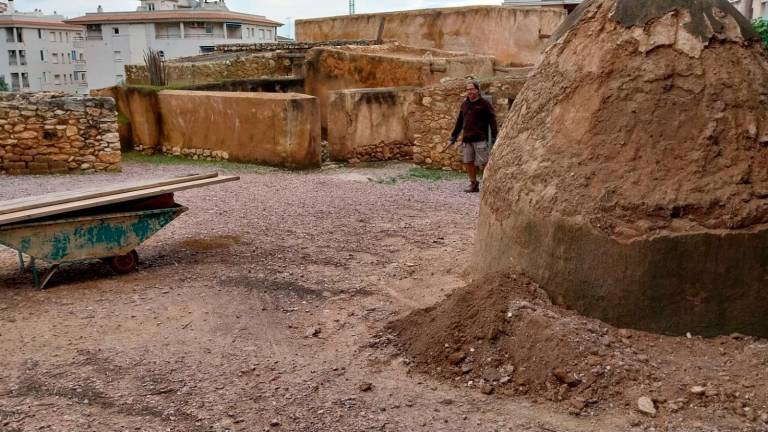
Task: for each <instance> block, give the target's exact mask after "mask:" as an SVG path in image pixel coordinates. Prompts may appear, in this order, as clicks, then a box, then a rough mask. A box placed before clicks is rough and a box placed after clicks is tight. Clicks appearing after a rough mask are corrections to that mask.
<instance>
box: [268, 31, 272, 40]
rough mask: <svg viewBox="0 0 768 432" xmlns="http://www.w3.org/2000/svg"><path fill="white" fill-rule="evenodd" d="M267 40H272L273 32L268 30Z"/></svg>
mask: <svg viewBox="0 0 768 432" xmlns="http://www.w3.org/2000/svg"><path fill="white" fill-rule="evenodd" d="M267 40H270V41H271V40H272V30H267Z"/></svg>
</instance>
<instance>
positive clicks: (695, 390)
mask: <svg viewBox="0 0 768 432" xmlns="http://www.w3.org/2000/svg"><path fill="white" fill-rule="evenodd" d="M706 391H707V389H706V388H705V387H702V386H693V387H691V390H690V392H691V393H693V394H695V395H696V396H701V395H703V394H704V393H705V392H706Z"/></svg>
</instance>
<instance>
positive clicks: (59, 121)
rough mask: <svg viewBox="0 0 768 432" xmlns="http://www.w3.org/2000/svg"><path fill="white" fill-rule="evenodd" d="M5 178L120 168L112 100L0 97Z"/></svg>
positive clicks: (0, 158) (42, 95)
mask: <svg viewBox="0 0 768 432" xmlns="http://www.w3.org/2000/svg"><path fill="white" fill-rule="evenodd" d="M0 126H2V130H1V131H0V161H1V162H2V163H1V164H0V174H10V175H20V174H67V173H81V172H96V171H119V170H120V159H121V152H120V137H119V135H118V132H117V113H116V111H115V103H114V101H113V100H112V99H109V98H102V97H65V96H64V95H62V94H56V93H0Z"/></svg>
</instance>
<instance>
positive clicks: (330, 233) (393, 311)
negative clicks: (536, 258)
mask: <svg viewBox="0 0 768 432" xmlns="http://www.w3.org/2000/svg"><path fill="white" fill-rule="evenodd" d="M229 167H230V168H229V169H230V170H231V171H232V172H235V173H237V174H240V175H241V176H242V181H240V182H237V183H229V184H224V185H219V186H215V187H211V188H207V189H200V190H192V191H185V192H182V193H179V194H178V195H177V200H178V201H179V202H180V203H182V204H184V205H187V206H189V207H190V211H189V212H188V213H187V214H185V215H183V216H182V217H181V218H180V219H178V220H177V221H175V222H174V223H173V224H171V225H170V226H169V227H167V228H166V229H164V230H163V231H161V232H160V233H159V234H158V235H157V236H156V237H154V238H152V239H151V240H150V241H149V242H147V243H146V244H145V245H143V246H142V247H140V248H139V253H140V255H141V257H142V264H141V266H140V269H139V271H138V272H136V273H133V274H130V275H127V276H122V277H118V276H114V275H113V274H111V273H110V272H109V270H108V269H105V268H104V266H103V265H102V264H101V263H99V262H93V263H82V264H75V265H70V266H68V267H67V268H65V269H64V270H63V271H62V272H61V273H59V274H57V275H56V276H55V278H54V279H53V281H52V284H51V286H50V288H49V289H48V290H46V291H35V290H33V289H32V288H31V287H30V285H31V281H30V277H29V275H19V274H18V269H17V267H16V262H15V255H14V254H13V252H12V251H10V250H8V249H2V248H0V346H2V350H0V364H2V365H3V367H2V368H0V431H3V432H18V431H33V430H34V431H91V430H93V431H129V430H130V431H169V430H170V431H256V430H262V431H263V430H275V431H280V430H283V431H365V430H377V431H381V430H384V431H417V432H419V431H423V432H426V431H438V430H439V431H457V432H458V431H467V430H473V431H483V432H485V431H489V432H490V431H514V432H518V431H535V432H545V431H546V432H552V431H556V432H582V431H605V432H609V431H610V432H615V431H641V430H675V431H686V432H689V431H697V430H701V431H705V430H706V431H715V430H717V431H727V430H745V431H746V430H750V431H751V430H761V428H763V429H764V427H763V426H761V423H760V420H759V417H760V413H761V412H762V411H765V409H766V408H765V397H764V395H765V384H764V381H765V379H764V378H765V377H764V373H765V368H766V363H765V359H766V356H767V355H768V354H766V351H767V350H768V343H766V341H762V340H755V339H747V338H742V337H740V336H737V335H734V337H732V338H720V339H716V340H712V341H702V340H700V339H698V338H696V337H694V338H692V339H686V338H660V337H658V336H652V335H647V334H642V333H638V332H623V331H620V330H615V329H611V328H610V327H607V326H605V325H604V324H602V323H599V322H597V321H591V320H585V319H583V318H580V317H578V316H576V315H574V314H572V313H570V312H568V311H563V310H560V309H557V308H554V307H552V306H551V305H549V304H548V302H546V300H545V298H544V297H542V296H541V294H540V292H539V291H538V289H537V288H536V287H535V286H534V285H532V284H531V283H530V282H527V281H526V280H525V279H523V278H520V277H516V278H515V277H508V276H504V275H497V276H494V278H492V279H491V280H485V281H482V282H481V283H479V284H476V283H475V284H473V283H471V282H469V281H468V280H467V279H466V276H465V275H463V274H462V270H463V269H464V268H465V266H466V264H467V263H468V260H469V251H470V249H471V245H472V241H473V235H474V226H475V221H476V218H477V206H478V198H477V196H472V195H467V194H464V193H462V192H461V189H462V188H463V187H464V180H463V179H462V180H447V181H438V182H427V181H423V180H418V179H416V178H414V177H413V176H409V175H408V173H409V170H410V169H411V167H410V166H408V165H385V166H381V167H372V168H357V169H347V168H335V169H324V170H318V171H313V172H308V173H289V172H281V171H275V170H262V169H247V168H244V167H232V166H229ZM125 168H126V169H125V172H124V173H122V174H115V175H106V174H104V175H102V174H100V175H91V176H71V177H16V178H12V177H4V178H2V179H0V182H1V184H2V186H1V187H0V199H9V198H14V197H19V196H25V195H31V194H39V193H45V192H50V191H56V190H65V189H71V188H74V187H77V186H85V185H90V184H93V183H108V182H123V181H128V180H132V179H136V178H149V177H160V176H168V175H175V174H186V173H189V172H200V171H206V170H208V169H209V168H201V166H200V165H196V164H191V163H186V162H184V163H181V164H179V165H156V164H154V163H147V162H127V163H126V164H125ZM370 179H373V181H371V180H370ZM467 285H468V286H469V288H461V287H464V286H467ZM454 291H455V294H454V295H453V296H451V297H450V298H449V299H448V300H445V301H444V302H442V303H441V301H443V300H444V299H445V298H446V296H447V295H448V294H450V293H452V292H454ZM435 305H436V306H435ZM430 306H434V309H433V310H432V311H431V312H417V311H418V310H419V309H422V308H426V307H430ZM441 311H442V312H444V313H442V314H437V315H435V313H437V312H441ZM412 312H415V314H414V315H411V317H410V318H405V320H401V321H397V322H396V323H395V324H392V325H393V326H394V328H395V329H397V330H399V331H400V333H401V336H402V339H397V338H395V337H394V336H393V334H392V333H393V331H392V330H391V329H388V328H387V325H388V323H390V322H393V321H396V320H397V319H398V318H402V317H405V316H407V315H409V314H411V313H412ZM509 312H511V313H512V316H511V317H510V319H507V318H506V317H507V313H509ZM408 323H410V324H408ZM419 334H422V336H423V335H429V336H430V338H431V339H432V341H426V340H424V338H423V337H420V336H419ZM434 341H439V343H435V342H434ZM401 344H403V345H402V346H401ZM446 344H448V347H445V345H446ZM473 348H474V350H475V351H472V349H473ZM441 350H443V351H441ZM456 351H463V352H465V353H466V358H464V359H462V361H459V362H456V363H455V364H456V366H454V365H453V364H450V363H448V362H447V360H446V354H453V353H455V352H456ZM489 357H493V360H492V361H490V362H487V361H486V360H487V359H488V358H489ZM490 365H493V366H492V367H490ZM586 365H589V367H587V366H586ZM512 367H514V370H513V369H512ZM438 368H440V369H439V370H438ZM456 368H458V369H461V368H469V369H471V370H468V371H467V372H466V373H464V372H463V371H462V372H461V373H458V372H456ZM494 369H495V370H494ZM553 369H562V371H561V372H559V374H560V375H561V377H562V378H563V379H565V380H570V378H568V377H569V376H572V377H573V378H574V379H578V380H581V383H580V384H578V385H575V386H573V387H569V388H568V389H567V390H566V389H565V388H564V387H563V386H562V385H561V384H560V383H559V382H558V381H556V380H557V378H554V377H553V375H552V370H553ZM600 371H602V372H600ZM506 377H509V378H508V380H505V378H506ZM482 380H485V381H487V382H481V381H482ZM502 380H504V382H505V384H501V381H502ZM469 381H472V385H469ZM494 381H495V382H496V383H497V384H496V385H493V382H494ZM571 382H572V384H573V383H574V382H575V381H571ZM590 383H591V385H590ZM659 383H660V384H659ZM485 384H488V385H491V387H490V388H491V389H492V390H493V391H492V392H490V393H491V394H484V393H483V390H485V391H486V393H488V392H489V391H488V389H489V387H488V386H487V385H485ZM693 385H701V386H705V388H706V390H705V394H704V395H693V394H691V393H690V392H689V389H688V387H689V386H693ZM715 391H716V392H717V393H716V394H715V393H714V392H715ZM646 394H647V395H648V396H650V397H653V398H656V400H657V406H658V409H659V415H658V416H657V418H655V419H652V418H650V417H648V416H644V415H642V414H640V413H638V412H637V410H636V409H635V408H634V406H633V401H632V398H634V397H635V395H646ZM579 398H581V399H584V401H583V406H581V402H579V403H576V405H574V401H578V400H579ZM661 398H666V399H667V401H666V402H665V401H662V399H661ZM681 398H685V399H686V402H685V403H682V402H680V405H681V407H680V408H679V410H678V411H677V412H676V413H672V412H671V411H672V409H671V406H669V407H668V405H669V404H670V403H677V402H675V401H676V400H677V399H681ZM560 399H562V401H559V400H560ZM721 400H722V401H721ZM737 407H738V408H737ZM745 408H749V410H746V409H745ZM739 410H740V411H739ZM569 411H570V413H569ZM734 411H738V412H740V413H743V415H736V414H734ZM755 416H757V418H755Z"/></svg>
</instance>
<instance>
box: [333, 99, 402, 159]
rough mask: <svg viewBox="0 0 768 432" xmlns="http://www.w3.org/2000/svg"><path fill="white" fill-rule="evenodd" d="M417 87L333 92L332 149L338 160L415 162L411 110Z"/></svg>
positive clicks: (334, 156) (334, 157)
mask: <svg viewBox="0 0 768 432" xmlns="http://www.w3.org/2000/svg"><path fill="white" fill-rule="evenodd" d="M415 91H416V88H415V87H403V88H377V89H355V90H339V91H334V92H331V93H330V102H329V111H328V147H329V153H330V158H331V160H334V161H351V162H355V161H384V160H409V161H410V160H412V159H413V145H412V144H411V141H410V138H409V134H408V120H407V117H408V111H409V109H410V105H411V103H412V102H413V101H414V95H415Z"/></svg>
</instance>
